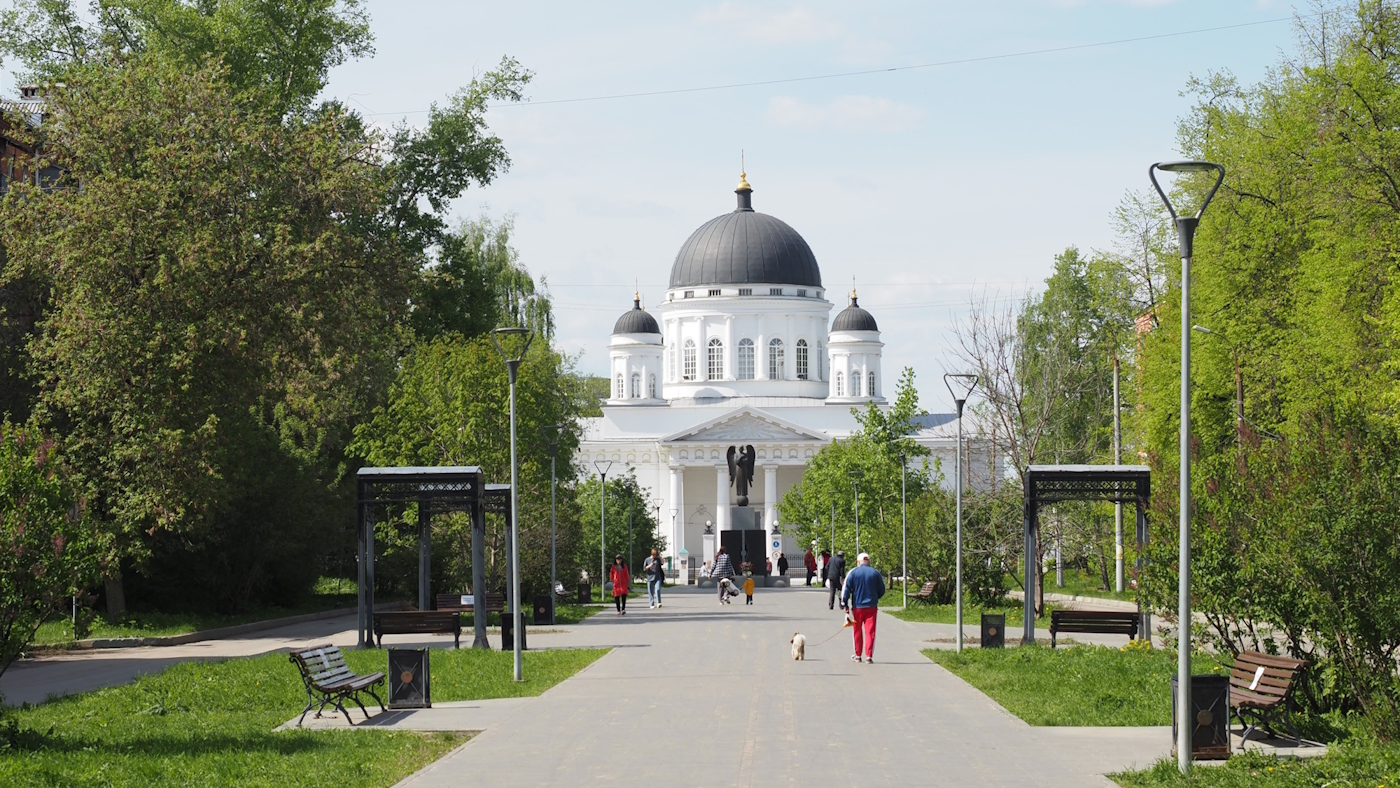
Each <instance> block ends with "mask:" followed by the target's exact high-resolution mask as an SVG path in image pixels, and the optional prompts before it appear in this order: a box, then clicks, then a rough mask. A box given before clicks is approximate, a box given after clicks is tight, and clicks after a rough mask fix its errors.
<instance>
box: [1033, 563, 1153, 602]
mask: <svg viewBox="0 0 1400 788" xmlns="http://www.w3.org/2000/svg"><path fill="white" fill-rule="evenodd" d="M1111 571H1112V567H1110V575H1109V580H1110V582H1111V581H1112V580H1113V576H1112V574H1111ZM1007 583H1008V585H1011V586H1013V587H1016V588H1019V587H1020V586H1018V585H1016V582H1015V581H1014V580H1010V579H1008V580H1007ZM1045 593H1047V594H1070V595H1072V596H1092V597H1099V598H1101V599H1118V600H1121V601H1124V602H1133V601H1136V597H1134V596H1133V593H1134V592H1133V590H1132V589H1131V588H1130V589H1127V590H1126V591H1124V592H1123V593H1121V594H1120V593H1118V592H1116V591H1114V590H1113V587H1112V586H1111V585H1110V586H1109V587H1108V588H1105V587H1104V585H1103V579H1102V578H1100V577H1099V576H1098V575H1097V574H1089V573H1087V572H1081V571H1079V570H1078V569H1066V570H1065V584H1064V586H1063V587H1061V586H1057V585H1055V570H1053V569H1051V570H1050V571H1049V572H1047V573H1046V574H1045Z"/></svg>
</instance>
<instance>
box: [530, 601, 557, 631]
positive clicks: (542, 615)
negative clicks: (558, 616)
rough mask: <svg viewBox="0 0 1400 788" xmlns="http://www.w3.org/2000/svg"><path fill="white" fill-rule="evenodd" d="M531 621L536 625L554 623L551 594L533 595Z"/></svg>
mask: <svg viewBox="0 0 1400 788" xmlns="http://www.w3.org/2000/svg"><path fill="white" fill-rule="evenodd" d="M533 623H535V624H536V625H538V624H553V623H554V595H553V594H540V595H539V596H537V597H535V618H534V622H533Z"/></svg>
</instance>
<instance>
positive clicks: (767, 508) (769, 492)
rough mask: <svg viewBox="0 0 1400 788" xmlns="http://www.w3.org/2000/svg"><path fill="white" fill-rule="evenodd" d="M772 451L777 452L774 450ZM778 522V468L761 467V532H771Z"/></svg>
mask: <svg viewBox="0 0 1400 788" xmlns="http://www.w3.org/2000/svg"><path fill="white" fill-rule="evenodd" d="M774 451H778V450H777V449H775V450H774ZM777 522H778V466H776V465H765V466H763V530H764V531H767V532H770V533H771V532H772V530H773V525H774V524H775V523H777Z"/></svg>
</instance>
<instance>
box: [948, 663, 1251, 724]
mask: <svg viewBox="0 0 1400 788" xmlns="http://www.w3.org/2000/svg"><path fill="white" fill-rule="evenodd" d="M924 654H925V655H927V656H928V658H929V659H931V660H933V661H934V662H937V663H938V664H940V665H942V666H943V667H945V668H947V669H948V670H950V671H952V672H953V673H954V674H956V675H957V676H958V677H960V678H962V679H963V680H964V681H966V682H967V683H969V684H971V685H972V686H974V687H976V688H977V689H979V690H981V691H982V692H985V693H986V694H987V695H988V696H990V697H991V698H992V700H995V701H996V702H997V703H1000V704H1001V705H1002V706H1004V707H1006V709H1007V711H1010V712H1011V713H1012V714H1015V715H1016V716H1017V717H1020V718H1021V719H1023V720H1025V721H1026V722H1028V723H1030V724H1031V725H1076V726H1081V725H1170V724H1171V677H1172V675H1173V674H1175V673H1176V652H1173V651H1166V650H1164V649H1152V650H1146V649H1139V648H1136V647H1128V648H1121V649H1120V648H1110V647H1107V646H1071V647H1061V648H1058V649H1053V650H1052V649H1049V648H1046V647H1044V646H1024V647H1019V648H1006V649H980V648H979V649H965V650H964V651H963V652H962V653H961V654H959V653H957V652H955V651H948V650H944V649H929V650H927V651H925V652H924ZM1192 666H1193V667H1192V670H1193V671H1195V673H1197V674H1201V673H1215V672H1221V673H1223V672H1224V668H1222V667H1220V666H1218V665H1217V664H1216V663H1215V659H1214V658H1213V657H1210V656H1200V657H1196V658H1195V659H1193V661H1192Z"/></svg>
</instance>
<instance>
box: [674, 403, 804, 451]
mask: <svg viewBox="0 0 1400 788" xmlns="http://www.w3.org/2000/svg"><path fill="white" fill-rule="evenodd" d="M829 440H830V438H828V437H827V436H826V435H825V434H823V433H820V432H817V431H815V430H811V429H808V428H806V427H802V426H799V425H797V424H793V423H792V422H790V421H787V420H786V419H780V418H777V417H776V416H772V415H769V414H767V413H764V412H763V411H760V410H757V409H755V408H752V407H749V406H745V407H742V408H739V409H738V410H734V411H730V412H729V413H726V414H724V415H722V416H718V417H716V418H713V419H709V420H707V421H703V422H701V423H699V424H696V425H694V426H692V427H687V428H686V429H684V430H680V431H679V432H676V433H673V434H671V435H667V436H666V437H665V438H662V442H663V443H701V442H708V443H715V442H721V441H731V442H744V443H759V442H763V443H798V442H809V441H820V442H822V443H826V442H828V441H829Z"/></svg>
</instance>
